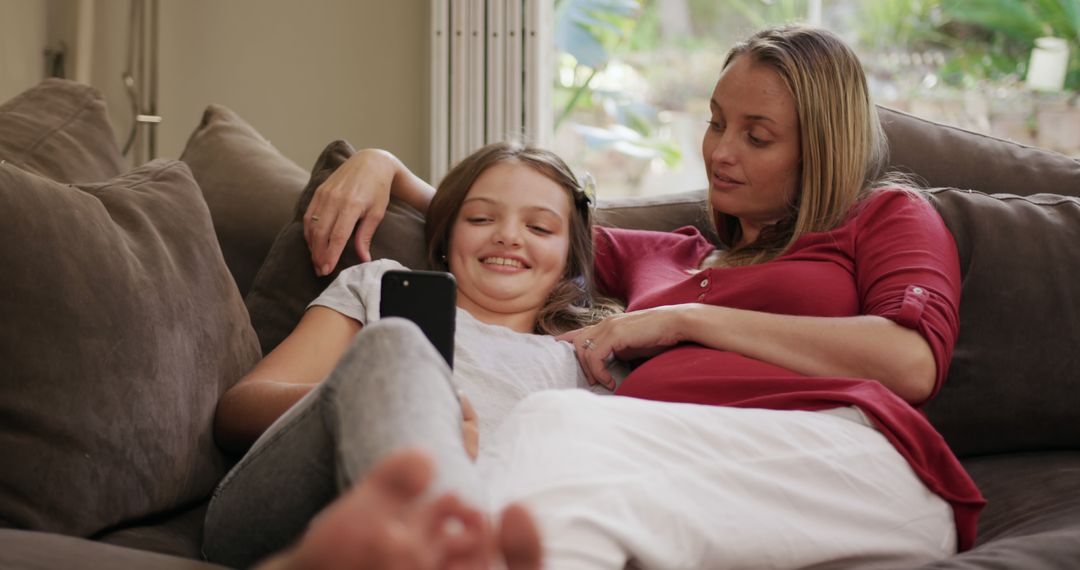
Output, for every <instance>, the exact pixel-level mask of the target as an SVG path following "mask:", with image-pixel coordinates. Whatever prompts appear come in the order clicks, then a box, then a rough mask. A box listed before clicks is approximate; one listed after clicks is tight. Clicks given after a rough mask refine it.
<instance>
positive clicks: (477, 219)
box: [465, 216, 491, 224]
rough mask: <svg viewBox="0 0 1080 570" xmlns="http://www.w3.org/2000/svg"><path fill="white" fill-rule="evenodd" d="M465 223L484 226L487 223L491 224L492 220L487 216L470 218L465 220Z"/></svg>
mask: <svg viewBox="0 0 1080 570" xmlns="http://www.w3.org/2000/svg"><path fill="white" fill-rule="evenodd" d="M465 221H466V222H469V223H470V224H483V223H486V222H490V221H491V218H488V217H486V216H469V217H467V218H465Z"/></svg>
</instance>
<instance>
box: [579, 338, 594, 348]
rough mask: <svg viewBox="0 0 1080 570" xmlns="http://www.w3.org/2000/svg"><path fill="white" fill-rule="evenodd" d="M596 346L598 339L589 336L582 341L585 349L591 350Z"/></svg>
mask: <svg viewBox="0 0 1080 570" xmlns="http://www.w3.org/2000/svg"><path fill="white" fill-rule="evenodd" d="M594 346H596V341H594V340H593V339H591V338H587V339H585V342H583V343H581V348H584V349H585V350H589V349H591V348H592V347H594Z"/></svg>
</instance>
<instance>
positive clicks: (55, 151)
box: [0, 79, 124, 182]
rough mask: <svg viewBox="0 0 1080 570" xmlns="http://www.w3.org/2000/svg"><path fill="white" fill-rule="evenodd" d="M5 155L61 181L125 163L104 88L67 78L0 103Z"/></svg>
mask: <svg viewBox="0 0 1080 570" xmlns="http://www.w3.org/2000/svg"><path fill="white" fill-rule="evenodd" d="M0 161H6V162H10V163H12V164H15V165H17V166H19V167H20V168H22V169H24V170H27V171H29V172H33V173H36V174H40V175H42V176H46V177H48V178H52V179H53V180H57V181H59V182H101V181H103V180H108V179H109V178H112V177H113V176H116V175H117V174H120V172H121V171H123V168H124V167H123V163H124V160H123V157H122V156H121V154H120V149H119V147H118V146H117V144H116V136H115V135H114V134H113V130H112V127H111V126H110V125H109V117H108V115H107V114H106V111H105V100H104V99H103V98H102V96H101V93H99V92H98V91H97V90H96V89H94V88H92V87H88V86H86V85H81V84H79V83H75V82H74V81H67V80H64V79H46V80H45V81H43V82H41V83H39V84H38V85H37V86H35V87H32V88H31V89H28V90H26V91H24V92H22V93H21V94H19V95H17V96H16V97H14V98H13V99H10V100H8V101H7V102H6V103H4V104H3V105H0Z"/></svg>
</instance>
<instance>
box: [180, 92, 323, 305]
mask: <svg viewBox="0 0 1080 570" xmlns="http://www.w3.org/2000/svg"><path fill="white" fill-rule="evenodd" d="M180 160H182V161H184V162H186V163H187V164H188V166H190V167H191V172H192V174H194V175H195V180H196V181H197V182H198V183H199V187H200V188H202V192H203V196H204V197H205V198H206V204H207V206H209V208H210V216H211V217H212V218H213V220H214V231H215V232H217V236H218V242H219V243H220V244H221V252H222V253H223V254H224V255H225V263H226V264H227V265H228V266H229V271H231V272H232V275H233V278H234V279H236V285H237V287H239V289H240V295H242V296H243V295H247V293H248V290H249V289H250V288H251V282H252V280H254V279H255V273H256V272H258V270H259V267H260V266H262V263H263V259H265V258H266V254H267V252H268V251H270V245H271V244H272V243H274V238H275V237H276V236H277V233H278V231H280V230H281V227H282V226H284V225H285V224H286V223H287V222H288V221H289V220H290V219H291V218H292V211H293V208H294V206H295V204H296V198H297V196H299V195H300V191H301V190H303V189H304V184H305V183H306V182H307V179H308V174H307V172H304V169H303V168H300V167H299V166H297V165H296V163H295V162H293V161H291V160H289V159H288V158H286V157H285V156H284V155H283V154H281V152H279V151H278V150H277V149H276V148H274V146H273V145H272V144H270V141H268V140H266V139H265V138H263V136H262V135H260V134H259V132H258V131H256V130H255V129H254V128H253V127H252V126H251V125H249V124H248V123H247V122H245V121H244V120H243V119H241V118H240V116H239V115H237V114H236V113H234V112H233V111H231V110H229V109H228V108H226V107H223V106H221V105H210V106H209V107H207V108H206V111H205V112H204V113H203V116H202V121H201V122H200V123H199V126H198V127H196V129H195V131H194V132H193V133H192V134H191V137H190V138H189V139H188V142H187V146H186V147H184V152H183V154H182V155H181V156H180Z"/></svg>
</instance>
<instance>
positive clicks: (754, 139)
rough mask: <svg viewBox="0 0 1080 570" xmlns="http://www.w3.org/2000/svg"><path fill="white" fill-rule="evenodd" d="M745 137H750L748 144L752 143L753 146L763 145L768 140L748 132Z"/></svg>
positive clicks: (767, 142)
mask: <svg viewBox="0 0 1080 570" xmlns="http://www.w3.org/2000/svg"><path fill="white" fill-rule="evenodd" d="M746 137H747V138H748V139H750V144H752V145H754V146H765V145H767V144H769V141H767V140H765V139H762V138H758V137H755V136H754V135H753V134H750V133H747V135H746Z"/></svg>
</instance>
